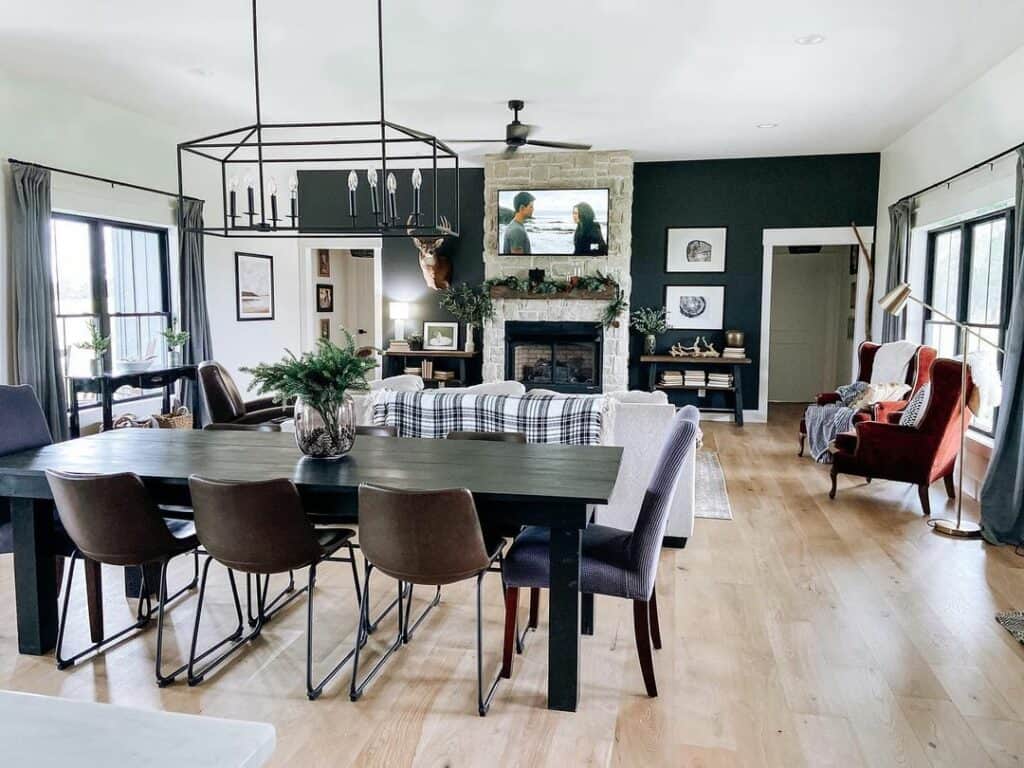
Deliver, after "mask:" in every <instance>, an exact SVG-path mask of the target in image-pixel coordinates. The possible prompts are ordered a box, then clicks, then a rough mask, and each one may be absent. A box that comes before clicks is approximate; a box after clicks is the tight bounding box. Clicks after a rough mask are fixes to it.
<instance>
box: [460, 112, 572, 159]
mask: <svg viewBox="0 0 1024 768" xmlns="http://www.w3.org/2000/svg"><path fill="white" fill-rule="evenodd" d="M524 106H525V104H524V102H523V101H522V100H521V99H512V100H511V101H509V103H508V108H509V109H511V110H512V112H513V117H512V122H511V123H509V124H508V125H506V126H505V138H504V139H452V140H450V141H448V143H449V144H499V143H500V144H505V145H506V148H505V154H506V155H511V154H512V153H513V152H515V151H516V150H517V149H519V147H522V146H531V147H550V148H552V149H582V150H587V149H590V145H589V144H576V143H573V142H568V141H543V140H541V139H531V138H530V131H532V130H533V129H534V128H536V126H533V125H529V124H527V123H522V122H520V121H519V110H521V109H522V108H523V107H524Z"/></svg>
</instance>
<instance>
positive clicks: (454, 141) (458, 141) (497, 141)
mask: <svg viewBox="0 0 1024 768" xmlns="http://www.w3.org/2000/svg"><path fill="white" fill-rule="evenodd" d="M444 142H445V144H504V143H505V140H504V139H445V140H444Z"/></svg>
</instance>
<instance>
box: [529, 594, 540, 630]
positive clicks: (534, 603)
mask: <svg viewBox="0 0 1024 768" xmlns="http://www.w3.org/2000/svg"><path fill="white" fill-rule="evenodd" d="M539 617H540V589H539V588H537V587H530V619H529V621H528V622H527V624H526V628H527V629H536V628H537V624H538V620H539Z"/></svg>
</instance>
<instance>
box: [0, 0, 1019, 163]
mask: <svg viewBox="0 0 1024 768" xmlns="http://www.w3.org/2000/svg"><path fill="white" fill-rule="evenodd" d="M2 5H4V6H8V7H7V8H3V9H2V10H0V19H2V21H0V67H2V68H7V69H10V70H13V71H16V72H21V73H24V74H27V75H31V76H33V77H39V78H44V79H48V80H54V81H58V82H61V83H63V84H65V85H68V86H70V87H72V88H74V89H76V90H81V91H84V92H87V93H89V94H92V95H94V96H96V97H98V98H101V99H104V100H107V101H110V102H114V103H116V104H119V105H121V106H124V107H128V108H130V109H132V110H134V111H137V112H141V113H143V114H147V115H150V116H153V117H155V118H158V119H159V120H162V121H167V122H170V123H173V124H174V125H175V126H176V128H177V129H179V130H180V132H181V139H183V140H184V139H190V138H196V137H198V136H200V135H203V134H204V133H210V132H214V131H219V130H223V129H227V128H233V127H237V126H239V125H243V124H246V123H249V122H251V121H252V119H253V105H252V101H253V96H252V59H251V44H250V35H251V31H250V21H249V2H248V0H175V2H169V3H167V2H160V3H158V2H153V1H152V0H3V3H2ZM375 14H376V5H375V3H374V2H373V0H343V1H342V2H339V1H338V0H261V2H260V34H261V38H260V47H261V70H262V71H261V75H262V80H263V109H264V117H265V119H267V120H283V121H289V120H293V121H294V120H335V119H340V120H352V119H374V118H375V117H376V110H377V101H376V98H377V94H376V88H377V82H376V76H375V73H376V29H375V24H374V23H375ZM384 19H385V29H384V34H385V45H386V48H385V64H386V86H387V108H388V117H389V118H390V119H392V120H395V121H397V122H400V123H404V124H407V125H411V126H413V127H416V128H419V129H421V130H425V131H428V132H431V133H435V134H436V135H438V136H440V137H441V138H458V137H467V136H493V137H496V138H497V137H499V136H502V135H503V130H504V124H505V123H506V122H508V120H509V118H510V113H508V111H507V110H506V108H505V102H506V101H507V100H508V99H509V98H523V99H525V100H526V101H527V108H526V111H525V112H524V113H523V115H522V119H523V120H524V121H525V122H533V123H537V124H538V125H540V126H541V128H540V129H539V130H538V131H537V132H536V134H535V137H536V138H548V139H554V140H559V139H561V140H567V141H587V142H591V143H593V144H594V146H595V148H599V149H601V148H604V149H611V148H626V149H630V150H632V151H633V152H634V153H635V155H636V157H637V159H641V160H653V159H688V158H704V157H743V156H770V155H791V154H815V153H825V152H857V151H877V150H880V149H882V148H883V147H885V146H886V145H887V144H888V143H889V142H891V141H892V140H893V139H895V138H896V137H898V136H899V135H900V134H901V133H903V132H904V131H905V130H906V129H908V128H909V127H910V126H912V125H913V124H914V123H915V122H917V121H918V120H920V119H921V118H923V117H924V116H925V115H927V114H928V113H929V112H931V111H932V110H934V109H935V108H936V107H937V106H939V105H940V104H941V103H942V102H944V101H945V100H946V99H947V98H949V97H950V96H951V95H952V94H953V93H955V92H956V91H957V90H959V89H961V88H963V87H964V86H965V85H967V84H968V83H970V82H971V81H972V80H974V79H976V78H977V77H978V76H979V75H981V74H982V73H983V72H985V71H986V70H987V69H989V68H990V67H991V66H993V65H994V64H996V63H997V62H998V61H1000V60H1001V59H1003V58H1004V57H1005V56H1007V55H1008V54H1010V53H1011V52H1012V51H1013V50H1015V49H1016V48H1017V47H1018V46H1020V45H1021V42H1022V38H1021V29H1024V2H1021V1H1020V0H856V1H850V0H846V1H844V2H839V1H838V0H649V1H647V2H644V0H633V1H632V2H623V0H548V2H543V3H531V2H511V0H503V1H502V2H497V1H496V0H430V2H425V1H423V0H385V8H384ZM808 33H820V34H822V35H824V36H825V38H826V40H825V42H824V43H823V44H821V45H815V46H800V45H796V44H795V43H794V38H796V37H798V36H800V35H804V34H808ZM1007 98H1017V95H1016V94H1007ZM759 123H778V127H777V128H773V129H759V128H757V125H758V124H759Z"/></svg>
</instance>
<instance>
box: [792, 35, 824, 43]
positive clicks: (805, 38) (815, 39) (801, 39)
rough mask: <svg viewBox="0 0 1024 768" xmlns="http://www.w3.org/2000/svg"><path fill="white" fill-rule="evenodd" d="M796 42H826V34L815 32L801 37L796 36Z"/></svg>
mask: <svg viewBox="0 0 1024 768" xmlns="http://www.w3.org/2000/svg"><path fill="white" fill-rule="evenodd" d="M795 42H796V44H797V45H818V44H819V43H824V42H825V36H824V35H819V34H818V33H816V32H815V33H814V34H810V35H800V37H798V38H796V40H795Z"/></svg>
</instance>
